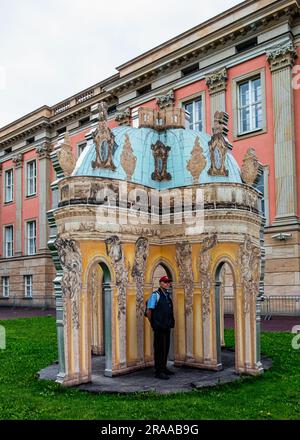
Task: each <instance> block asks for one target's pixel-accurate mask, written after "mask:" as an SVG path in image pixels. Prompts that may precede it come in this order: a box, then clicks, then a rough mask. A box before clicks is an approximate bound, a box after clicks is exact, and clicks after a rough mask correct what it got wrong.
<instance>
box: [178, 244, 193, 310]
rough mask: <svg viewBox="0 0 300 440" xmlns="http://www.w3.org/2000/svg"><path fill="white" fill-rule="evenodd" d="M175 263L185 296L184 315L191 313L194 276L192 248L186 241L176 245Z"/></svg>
mask: <svg viewBox="0 0 300 440" xmlns="http://www.w3.org/2000/svg"><path fill="white" fill-rule="evenodd" d="M176 262H177V266H178V269H179V276H180V281H181V283H182V284H183V288H184V296H185V314H186V316H189V315H190V314H191V313H192V311H193V293H194V274H193V269H192V246H191V243H190V242H188V241H185V242H182V243H176Z"/></svg>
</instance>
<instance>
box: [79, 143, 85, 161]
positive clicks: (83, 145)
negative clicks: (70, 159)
mask: <svg viewBox="0 0 300 440" xmlns="http://www.w3.org/2000/svg"><path fill="white" fill-rule="evenodd" d="M82 147H84V148H83V150H82V151H81V152H80V149H81V148H82ZM86 147H87V142H86V141H82V142H79V143H78V144H77V159H78V158H79V157H80V155H81V154H82V153H83V151H84V149H85V148H86Z"/></svg>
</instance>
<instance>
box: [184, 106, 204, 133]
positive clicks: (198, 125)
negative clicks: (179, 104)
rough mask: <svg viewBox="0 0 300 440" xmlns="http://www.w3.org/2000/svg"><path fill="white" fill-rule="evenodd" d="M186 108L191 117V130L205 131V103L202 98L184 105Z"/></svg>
mask: <svg viewBox="0 0 300 440" xmlns="http://www.w3.org/2000/svg"><path fill="white" fill-rule="evenodd" d="M184 108H185V110H186V111H188V113H189V116H190V121H189V128H190V129H191V130H198V131H202V130H203V103H202V98H198V99H196V100H195V101H190V102H187V103H185V104H184Z"/></svg>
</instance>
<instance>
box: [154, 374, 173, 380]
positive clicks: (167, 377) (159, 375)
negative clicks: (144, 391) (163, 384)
mask: <svg viewBox="0 0 300 440" xmlns="http://www.w3.org/2000/svg"><path fill="white" fill-rule="evenodd" d="M155 377H156V378H157V379H164V380H168V379H170V378H169V376H167V374H165V373H155Z"/></svg>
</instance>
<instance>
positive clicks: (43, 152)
mask: <svg viewBox="0 0 300 440" xmlns="http://www.w3.org/2000/svg"><path fill="white" fill-rule="evenodd" d="M35 151H36V153H37V155H38V158H39V159H45V158H47V159H50V153H51V151H52V146H51V144H50V142H49V141H45V142H43V143H42V144H40V145H38V146H37V147H36V149H35Z"/></svg>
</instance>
